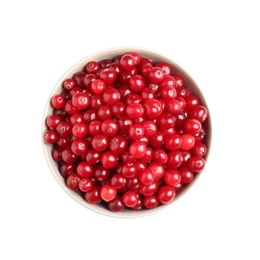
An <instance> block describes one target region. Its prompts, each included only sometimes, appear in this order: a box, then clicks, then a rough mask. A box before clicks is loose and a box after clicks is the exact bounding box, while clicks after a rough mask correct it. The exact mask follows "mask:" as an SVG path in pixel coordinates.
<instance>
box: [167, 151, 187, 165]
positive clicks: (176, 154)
mask: <svg viewBox="0 0 260 260" xmlns="http://www.w3.org/2000/svg"><path fill="white" fill-rule="evenodd" d="M182 162H183V155H182V153H181V152H180V151H179V150H173V151H170V152H169V153H168V161H167V166H168V167H169V168H172V169H175V168H179V167H180V166H181V164H182Z"/></svg>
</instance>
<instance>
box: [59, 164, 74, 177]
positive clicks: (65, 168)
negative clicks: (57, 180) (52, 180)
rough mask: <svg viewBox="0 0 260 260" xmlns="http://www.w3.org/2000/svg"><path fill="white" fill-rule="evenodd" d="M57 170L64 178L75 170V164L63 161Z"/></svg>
mask: <svg viewBox="0 0 260 260" xmlns="http://www.w3.org/2000/svg"><path fill="white" fill-rule="evenodd" d="M59 171H60V174H61V175H62V176H63V177H64V178H67V177H68V176H69V175H71V174H72V173H75V172H76V164H75V163H65V162H64V163H62V164H61V165H60V167H59Z"/></svg>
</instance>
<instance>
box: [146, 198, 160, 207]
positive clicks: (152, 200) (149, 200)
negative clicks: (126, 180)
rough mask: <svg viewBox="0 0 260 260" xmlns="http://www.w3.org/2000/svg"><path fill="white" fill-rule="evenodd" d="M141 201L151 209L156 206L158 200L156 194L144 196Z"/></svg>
mask: <svg viewBox="0 0 260 260" xmlns="http://www.w3.org/2000/svg"><path fill="white" fill-rule="evenodd" d="M143 203H144V206H145V207H146V208H147V209H153V208H156V207H157V206H158V204H159V200H158V197H157V196H156V195H151V196H145V197H144V199H143Z"/></svg>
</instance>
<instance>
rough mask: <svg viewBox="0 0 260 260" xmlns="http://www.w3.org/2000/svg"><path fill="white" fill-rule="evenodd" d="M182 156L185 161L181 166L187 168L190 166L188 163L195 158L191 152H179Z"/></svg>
mask: <svg viewBox="0 0 260 260" xmlns="http://www.w3.org/2000/svg"><path fill="white" fill-rule="evenodd" d="M179 151H180V152H181V154H182V157H183V161H182V163H181V166H187V165H188V161H189V159H190V158H191V157H192V156H193V154H192V152H191V150H186V151H185V150H181V149H180V150H179Z"/></svg>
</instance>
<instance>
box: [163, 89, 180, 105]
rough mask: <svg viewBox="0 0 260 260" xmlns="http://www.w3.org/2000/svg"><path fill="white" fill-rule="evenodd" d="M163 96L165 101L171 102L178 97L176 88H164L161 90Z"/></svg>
mask: <svg viewBox="0 0 260 260" xmlns="http://www.w3.org/2000/svg"><path fill="white" fill-rule="evenodd" d="M161 96H162V98H163V100H165V101H166V102H167V101H170V100H171V99H175V98H176V97H177V92H176V89H175V87H171V86H166V87H164V88H162V90H161Z"/></svg>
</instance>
